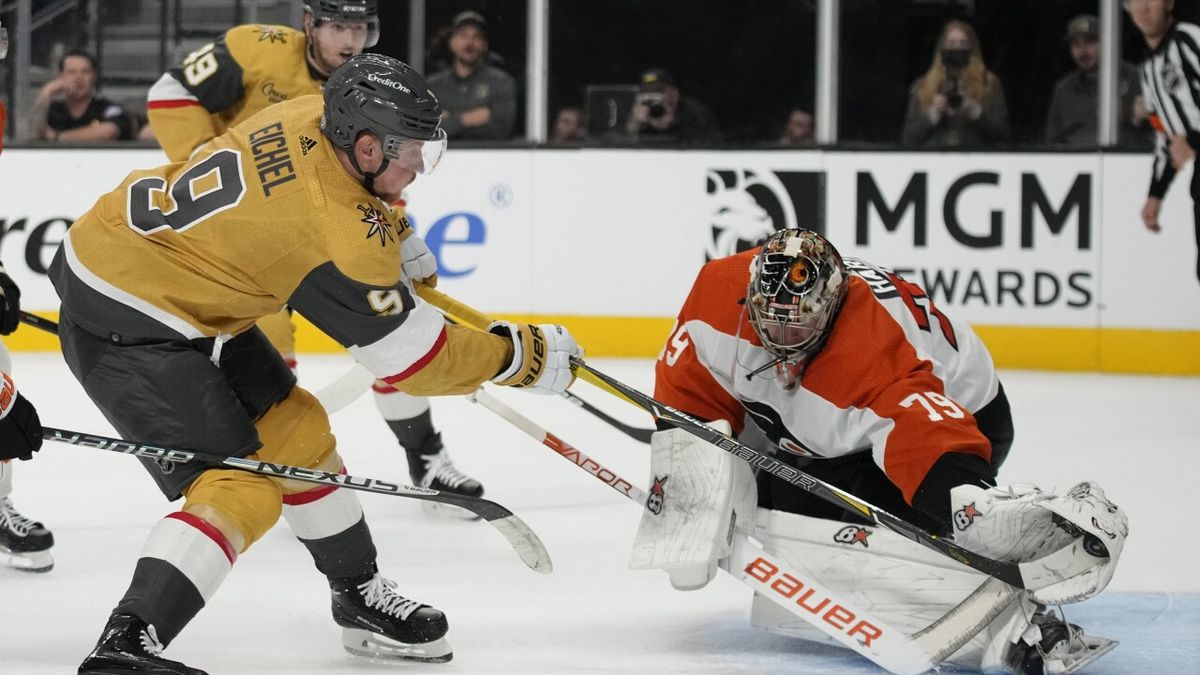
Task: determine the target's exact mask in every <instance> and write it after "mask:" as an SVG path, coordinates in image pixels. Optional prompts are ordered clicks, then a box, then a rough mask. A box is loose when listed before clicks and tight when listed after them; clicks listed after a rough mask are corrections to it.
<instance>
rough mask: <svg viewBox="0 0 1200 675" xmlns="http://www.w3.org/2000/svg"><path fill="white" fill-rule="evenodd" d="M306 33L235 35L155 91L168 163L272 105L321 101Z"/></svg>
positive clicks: (191, 58)
mask: <svg viewBox="0 0 1200 675" xmlns="http://www.w3.org/2000/svg"><path fill="white" fill-rule="evenodd" d="M306 49H307V41H306V40H305V37H304V33H302V32H300V31H298V30H294V29H292V28H288V27H286V26H262V25H246V26H237V27H234V28H231V29H229V31H227V32H226V33H225V34H224V35H222V36H221V37H220V38H218V39H217V40H216V41H215V42H212V43H210V44H207V45H205V46H203V47H201V48H200V49H197V50H196V51H194V52H192V53H191V54H189V55H188V56H187V58H185V59H184V60H183V63H181V64H179V65H178V66H175V67H174V68H171V69H170V70H168V71H167V72H166V73H164V74H163V76H162V77H161V78H159V80H158V82H156V83H155V84H154V86H153V87H151V88H150V93H149V95H148V96H147V101H146V110H147V114H148V116H149V118H150V126H151V127H153V129H154V135H155V136H156V137H157V138H158V142H159V143H160V144H161V145H162V148H163V150H164V151H165V152H166V153H167V157H169V158H170V159H171V161H173V162H179V161H183V160H185V159H187V158H188V156H189V155H191V154H192V151H193V150H195V149H196V148H198V147H200V145H201V144H203V143H204V142H205V141H208V140H209V139H212V138H215V137H216V136H219V135H221V134H222V133H225V131H226V130H228V129H229V128H230V127H232V126H234V125H236V124H239V123H241V122H242V121H243V120H245V119H248V118H249V117H250V116H252V115H254V114H256V113H258V112H259V111H261V110H263V109H264V108H266V107H267V106H270V105H274V104H276V103H281V102H283V101H288V100H292V99H296V98H299V97H301V96H307V95H309V94H320V93H321V88H322V87H323V86H324V84H325V80H324V78H323V77H321V75H320V74H319V73H317V72H316V71H314V70H312V68H311V67H310V66H309V65H308V60H307V59H306V58H305V50H306Z"/></svg>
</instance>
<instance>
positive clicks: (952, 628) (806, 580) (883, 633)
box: [470, 387, 1019, 673]
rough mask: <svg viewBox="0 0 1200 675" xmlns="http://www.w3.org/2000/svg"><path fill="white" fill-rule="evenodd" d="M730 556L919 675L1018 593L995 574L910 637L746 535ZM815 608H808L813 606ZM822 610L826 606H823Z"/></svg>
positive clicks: (847, 636)
mask: <svg viewBox="0 0 1200 675" xmlns="http://www.w3.org/2000/svg"><path fill="white" fill-rule="evenodd" d="M470 399H471V400H472V401H474V402H475V403H478V404H480V405H482V406H483V407H485V408H487V409H488V410H490V411H492V412H493V413H495V414H496V415H498V416H499V417H501V418H502V419H504V420H505V421H507V422H509V423H511V424H512V425H513V426H515V427H517V428H518V429H520V430H521V431H524V432H525V433H526V434H528V435H529V436H531V437H533V438H534V439H535V440H537V441H539V442H540V443H542V444H543V445H545V446H546V447H548V448H550V449H551V450H553V451H554V452H556V453H558V454H559V455H560V456H561V457H563V459H566V460H567V461H569V462H571V463H572V464H574V465H575V466H577V467H579V468H580V469H583V470H584V471H586V472H587V473H589V474H591V475H592V476H593V477H595V478H596V479H597V480H599V481H600V482H602V483H604V484H605V485H608V486H609V487H611V488H613V489H614V490H616V491H617V492H619V493H620V494H622V495H624V496H625V497H627V498H628V499H629V500H631V501H633V502H635V503H637V504H645V503H646V499H647V495H646V492H645V490H642V489H641V488H640V487H638V486H636V485H634V484H633V483H631V482H630V481H628V480H626V479H624V478H622V477H621V476H620V475H618V474H617V473H616V472H615V471H613V470H612V469H609V468H608V467H606V466H604V465H603V464H601V463H600V462H597V461H596V460H594V459H592V458H591V457H589V456H587V455H585V454H584V453H583V452H581V451H580V450H578V449H577V448H575V447H574V446H572V445H571V444H569V443H567V442H566V441H564V440H562V439H560V438H558V437H557V436H555V435H554V434H552V433H550V432H549V431H546V430H545V429H543V428H542V427H540V426H538V425H537V423H535V422H534V421H533V420H531V419H529V418H528V417H525V416H524V415H522V414H521V413H519V412H517V411H516V410H514V409H512V408H511V407H509V406H508V405H507V404H505V403H503V402H502V401H500V400H499V399H497V398H496V397H494V396H492V395H491V394H489V393H488V392H487V391H485V390H484V389H483V387H480V388H479V389H476V390H475V393H473V394H471V396H470ZM729 535H730V539H731V543H732V544H733V553H732V555H731V556H730V558H729V559H728V560H726V561H724V562H723V563H722V567H721V569H723V570H725V571H726V572H728V573H729V574H730V575H731V576H733V577H735V578H737V579H738V580H739V581H741V582H742V583H744V584H746V585H747V586H749V587H750V588H752V589H753V590H754V591H755V592H756V593H758V594H760V595H762V596H763V597H765V598H768V599H769V600H771V601H772V602H774V603H775V604H777V605H779V606H780V607H782V608H783V609H784V610H786V611H787V612H788V613H789V614H792V615H794V616H797V617H799V618H800V619H802V620H804V621H805V622H807V623H808V624H809V625H811V626H813V627H814V628H816V629H817V630H819V631H821V632H822V633H824V634H825V635H827V636H829V637H830V638H833V639H834V640H836V641H838V642H839V643H840V644H842V645H843V646H845V647H846V648H848V649H852V650H854V651H856V652H858V653H859V654H861V655H862V656H864V657H866V658H867V659H870V660H871V661H872V662H874V663H875V664H877V665H879V666H880V667H882V668H885V669H887V670H889V671H891V672H893V673H923V672H925V671H927V670H931V669H933V668H935V667H936V666H937V665H938V664H939V663H941V662H942V661H944V660H946V659H947V658H949V657H950V655H951V654H953V653H954V652H956V651H958V650H959V648H961V647H962V646H963V645H964V644H966V643H967V642H968V641H969V640H970V639H971V638H972V637H974V636H975V635H976V634H978V633H979V631H981V630H983V628H984V627H985V626H987V625H988V624H989V623H991V622H992V621H993V620H994V619H995V618H996V616H997V615H999V613H1000V612H1001V611H1003V610H1004V608H1006V607H1007V606H1008V605H1009V604H1010V603H1011V602H1012V601H1013V599H1014V598H1016V597H1017V595H1018V593H1019V591H1017V589H1015V588H1013V587H1012V586H1009V585H1007V584H1004V583H1003V582H1001V581H999V580H998V579H995V578H993V577H988V578H987V580H986V581H984V582H983V583H982V584H981V585H980V586H979V588H978V589H976V590H975V591H974V592H972V593H971V595H969V596H967V598H966V599H964V600H963V601H962V602H961V603H959V604H958V605H957V606H956V607H954V608H952V609H951V610H950V611H949V612H947V613H946V614H945V615H944V616H942V617H941V618H939V619H938V620H936V621H934V622H933V623H931V624H930V625H929V626H927V627H926V628H924V629H922V630H921V631H919V632H917V633H916V634H914V635H907V634H905V633H904V632H903V631H900V630H898V629H895V628H893V627H891V626H889V625H888V624H887V623H885V622H884V621H882V620H880V619H878V618H877V617H874V616H872V615H871V614H870V613H868V612H864V611H862V610H861V609H860V608H858V607H856V606H854V605H851V604H849V603H848V602H846V601H844V600H841V599H838V594H837V593H835V592H831V591H830V590H829V589H827V588H825V587H823V586H822V585H821V584H820V583H819V582H817V581H816V580H814V579H813V578H812V577H811V576H809V575H806V574H801V573H799V572H797V571H796V570H794V569H791V568H790V567H789V566H788V565H787V563H785V562H784V561H782V560H780V559H779V558H777V557H775V556H773V555H772V554H770V553H767V552H766V551H764V550H763V548H762V547H761V546H759V545H758V544H757V543H755V542H753V541H751V540H750V539H749V538H748V537H747V536H746V535H745V534H743V533H741V532H738V531H736V530H731V531H730V533H729ZM801 590H804V591H805V594H804V595H803V596H801V597H802V598H812V597H814V596H815V597H817V598H825V599H826V601H825V602H823V603H821V604H820V605H817V604H816V603H817V601H816V600H810V601H809V602H810V603H811V604H804V603H802V602H796V601H793V600H792V598H794V597H795V596H796V595H797V594H799V592H800V591H801ZM814 606H815V607H819V609H818V610H817V611H815V612H814V611H812V610H811V609H810V608H811V607H814ZM826 607H828V609H826Z"/></svg>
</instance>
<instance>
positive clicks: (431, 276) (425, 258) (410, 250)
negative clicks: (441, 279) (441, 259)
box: [400, 233, 437, 288]
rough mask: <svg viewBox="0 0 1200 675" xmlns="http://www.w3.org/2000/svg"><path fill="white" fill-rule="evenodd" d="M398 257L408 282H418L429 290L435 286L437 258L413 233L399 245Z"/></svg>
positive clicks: (423, 241)
mask: <svg viewBox="0 0 1200 675" xmlns="http://www.w3.org/2000/svg"><path fill="white" fill-rule="evenodd" d="M400 257H401V258H402V259H403V260H404V262H403V267H404V276H405V277H406V278H407V279H408V280H409V281H410V282H417V281H420V282H421V283H423V284H425V285H426V286H428V287H430V288H434V287H436V286H437V258H435V257H433V252H432V251H430V250H429V247H428V246H426V245H425V240H424V239H422V238H420V237H418V236H417V235H416V234H415V233H414V234H410V235H408V238H407V239H405V240H404V241H403V242H401V243H400Z"/></svg>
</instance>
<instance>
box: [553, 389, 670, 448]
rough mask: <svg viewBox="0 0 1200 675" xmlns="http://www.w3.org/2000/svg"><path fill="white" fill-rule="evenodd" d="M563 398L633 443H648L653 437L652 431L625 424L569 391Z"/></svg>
mask: <svg viewBox="0 0 1200 675" xmlns="http://www.w3.org/2000/svg"><path fill="white" fill-rule="evenodd" d="M563 398H565V399H567V400H568V401H570V402H571V403H574V404H575V405H577V406H579V407H580V408H583V409H584V410H586V411H588V412H590V413H591V414H593V415H595V416H596V417H599V418H600V419H601V420H603V421H605V422H607V423H608V424H609V425H610V426H612V427H613V428H614V429H616V430H617V431H620V432H621V433H623V434H625V435H626V436H628V437H630V438H632V439H633V440H635V441H640V442H642V443H649V442H650V437H651V436H653V435H654V429H645V428H642V427H635V426H633V425H631V424H625V423H624V422H622V421H621V420H619V419H617V418H615V417H613V416H612V415H609V414H608V413H606V412H604V411H603V410H601V409H599V408H597V407H596V406H594V405H592V404H591V403H588V402H587V401H585V400H583V399H582V398H580V397H578V396H576V395H575V394H572V393H571V392H570V391H564V392H563Z"/></svg>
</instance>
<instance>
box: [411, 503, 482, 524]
mask: <svg viewBox="0 0 1200 675" xmlns="http://www.w3.org/2000/svg"><path fill="white" fill-rule="evenodd" d="M421 510H422V511H424V512H425V515H427V516H433V517H434V518H451V519H454V520H479V519H480V516H479V514H476V513H472V512H470V511H468V510H466V509H464V508H462V507H459V506H454V505H453V504H442V503H440V502H421Z"/></svg>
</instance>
